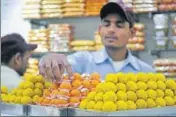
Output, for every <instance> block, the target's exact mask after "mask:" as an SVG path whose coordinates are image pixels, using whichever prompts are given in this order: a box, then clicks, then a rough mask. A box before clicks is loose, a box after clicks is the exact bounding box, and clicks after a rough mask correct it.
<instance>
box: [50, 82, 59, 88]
mask: <svg viewBox="0 0 176 117" xmlns="http://www.w3.org/2000/svg"><path fill="white" fill-rule="evenodd" d="M58 88H59V84H57V83H53V84H52V85H51V89H58Z"/></svg>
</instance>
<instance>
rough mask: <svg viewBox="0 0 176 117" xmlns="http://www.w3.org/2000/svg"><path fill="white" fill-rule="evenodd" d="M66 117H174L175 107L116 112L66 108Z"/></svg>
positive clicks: (175, 113) (175, 114)
mask: <svg viewBox="0 0 176 117" xmlns="http://www.w3.org/2000/svg"><path fill="white" fill-rule="evenodd" d="M68 116H176V106H170V107H162V108H152V109H137V110H128V111H118V112H95V111H87V110H82V109H74V108H68Z"/></svg>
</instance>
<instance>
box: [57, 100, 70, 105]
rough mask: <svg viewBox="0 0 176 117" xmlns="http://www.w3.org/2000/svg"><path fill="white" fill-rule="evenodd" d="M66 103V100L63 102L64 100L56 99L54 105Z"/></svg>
mask: <svg viewBox="0 0 176 117" xmlns="http://www.w3.org/2000/svg"><path fill="white" fill-rule="evenodd" d="M67 103H68V101H67V100H64V99H56V100H55V104H56V105H59V104H67Z"/></svg>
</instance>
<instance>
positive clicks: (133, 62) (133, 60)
mask: <svg viewBox="0 0 176 117" xmlns="http://www.w3.org/2000/svg"><path fill="white" fill-rule="evenodd" d="M128 64H130V65H131V66H132V67H133V68H135V69H136V70H140V67H139V64H138V61H137V59H136V57H134V56H133V55H132V54H131V51H130V50H128V56H127V59H126V60H125V65H128Z"/></svg>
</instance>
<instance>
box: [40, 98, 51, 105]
mask: <svg viewBox="0 0 176 117" xmlns="http://www.w3.org/2000/svg"><path fill="white" fill-rule="evenodd" d="M50 101H51V100H50V99H47V98H45V99H44V100H43V102H42V104H43V105H47V104H50Z"/></svg>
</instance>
